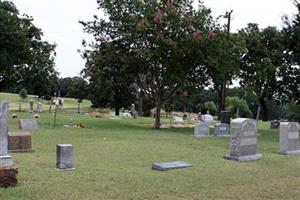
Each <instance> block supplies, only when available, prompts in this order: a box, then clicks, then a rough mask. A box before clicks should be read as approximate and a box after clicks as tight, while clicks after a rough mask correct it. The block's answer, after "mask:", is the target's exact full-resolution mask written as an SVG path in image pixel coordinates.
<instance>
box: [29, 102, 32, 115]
mask: <svg viewBox="0 0 300 200" xmlns="http://www.w3.org/2000/svg"><path fill="white" fill-rule="evenodd" d="M29 112H30V113H33V99H30V101H29Z"/></svg>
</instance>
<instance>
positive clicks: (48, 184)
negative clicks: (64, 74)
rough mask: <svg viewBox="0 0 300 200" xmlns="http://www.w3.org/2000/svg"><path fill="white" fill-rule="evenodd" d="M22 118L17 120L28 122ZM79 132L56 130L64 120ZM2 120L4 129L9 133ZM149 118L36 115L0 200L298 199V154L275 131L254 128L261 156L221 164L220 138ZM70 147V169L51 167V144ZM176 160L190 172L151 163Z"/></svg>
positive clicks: (13, 122)
mask: <svg viewBox="0 0 300 200" xmlns="http://www.w3.org/2000/svg"><path fill="white" fill-rule="evenodd" d="M30 117H31V115H30V114H29V113H25V112H23V113H21V114H19V118H30ZM71 118H72V119H73V121H74V122H76V121H78V122H82V123H83V124H84V125H86V128H84V129H68V128H63V125H64V124H67V123H68V122H69V121H70V119H71ZM17 121H18V120H17V119H10V124H9V129H10V131H16V130H17ZM152 123H153V119H151V118H139V119H137V120H133V119H109V118H101V119H96V118H91V117H90V116H88V115H63V114H62V113H59V114H58V128H56V129H53V128H52V124H53V115H52V114H49V113H42V114H41V118H40V119H39V126H40V129H39V130H38V131H34V132H32V143H33V149H34V150H35V152H34V153H23V154H22V153H18V154H17V153H13V154H12V156H13V159H14V163H15V166H16V167H18V168H19V175H18V181H19V184H18V186H17V187H15V188H9V189H0V199H1V200H2V199H3V200H4V199H5V200H10V199H22V200H25V199H30V200H41V199H85V200H86V199H87V200H89V199H295V200H296V199H299V197H300V157H299V156H281V155H279V154H277V151H278V140H279V139H278V130H269V123H259V133H260V134H261V136H260V138H259V143H258V152H259V153H262V154H263V159H262V160H260V161H256V162H248V163H237V162H233V161H227V160H224V159H223V156H224V155H225V154H227V153H228V152H229V151H228V148H229V139H228V138H215V137H212V138H195V137H193V129H192V128H178V129H162V130H153V129H151V128H150V127H151V125H152ZM60 143H71V144H73V145H74V148H75V161H76V170H75V171H72V172H61V171H57V170H56V169H55V162H56V160H55V156H56V154H55V152H56V144H60ZM172 160H184V161H187V162H189V163H191V164H193V167H192V168H188V169H182V170H174V171H168V172H158V171H153V170H151V165H152V163H154V162H158V161H172Z"/></svg>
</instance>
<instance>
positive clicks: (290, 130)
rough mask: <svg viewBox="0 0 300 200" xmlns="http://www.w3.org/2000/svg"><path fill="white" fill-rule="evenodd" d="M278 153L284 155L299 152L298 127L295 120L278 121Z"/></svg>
mask: <svg viewBox="0 0 300 200" xmlns="http://www.w3.org/2000/svg"><path fill="white" fill-rule="evenodd" d="M279 153H281V154H285V155H290V154H300V148H299V129H298V127H297V122H282V123H280V149H279Z"/></svg>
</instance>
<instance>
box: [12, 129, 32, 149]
mask: <svg viewBox="0 0 300 200" xmlns="http://www.w3.org/2000/svg"><path fill="white" fill-rule="evenodd" d="M8 151H9V152H32V149H31V134H30V133H29V132H15V133H8Z"/></svg>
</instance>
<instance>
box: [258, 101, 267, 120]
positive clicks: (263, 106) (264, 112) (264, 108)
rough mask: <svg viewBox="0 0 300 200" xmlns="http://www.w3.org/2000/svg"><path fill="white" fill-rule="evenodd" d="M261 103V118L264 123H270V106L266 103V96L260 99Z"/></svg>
mask: <svg viewBox="0 0 300 200" xmlns="http://www.w3.org/2000/svg"><path fill="white" fill-rule="evenodd" d="M259 103H260V106H261V118H262V121H264V122H265V121H268V119H269V116H268V106H267V104H266V102H265V97H264V96H261V97H260V98H259Z"/></svg>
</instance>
